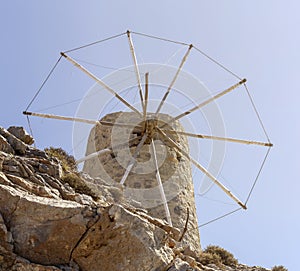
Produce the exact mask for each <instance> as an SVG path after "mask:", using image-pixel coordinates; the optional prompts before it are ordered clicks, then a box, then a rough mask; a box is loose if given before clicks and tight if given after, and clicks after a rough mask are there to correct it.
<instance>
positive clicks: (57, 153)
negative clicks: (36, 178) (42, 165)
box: [45, 147, 77, 172]
mask: <svg viewBox="0 0 300 271" xmlns="http://www.w3.org/2000/svg"><path fill="white" fill-rule="evenodd" d="M45 152H46V153H47V154H48V155H49V156H50V157H51V158H57V159H58V160H59V162H60V164H61V166H62V169H63V171H64V172H77V165H76V161H75V158H74V157H73V156H72V155H69V154H67V152H66V151H64V150H63V149H62V148H54V147H49V148H46V149H45Z"/></svg>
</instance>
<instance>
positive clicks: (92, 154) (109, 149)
mask: <svg viewBox="0 0 300 271" xmlns="http://www.w3.org/2000/svg"><path fill="white" fill-rule="evenodd" d="M110 152H112V149H111V148H107V149H103V150H100V151H96V152H93V153H91V154H89V155H87V156H85V157H83V158H80V159H78V160H77V161H76V164H77V165H78V164H80V163H82V162H84V161H87V160H90V159H93V158H95V157H97V156H98V155H101V154H104V153H110Z"/></svg>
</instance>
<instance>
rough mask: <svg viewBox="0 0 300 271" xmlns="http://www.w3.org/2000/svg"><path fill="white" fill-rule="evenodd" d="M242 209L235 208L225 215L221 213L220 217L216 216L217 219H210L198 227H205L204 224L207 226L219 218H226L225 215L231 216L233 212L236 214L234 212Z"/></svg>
mask: <svg viewBox="0 0 300 271" xmlns="http://www.w3.org/2000/svg"><path fill="white" fill-rule="evenodd" d="M240 210H242V208H238V209H235V210H233V211H231V212H229V213H226V214H225V215H221V216H219V217H217V218H215V219H212V220H210V221H208V222H205V223H203V224H201V225H199V226H198V229H199V228H202V227H204V226H206V225H208V224H211V223H213V222H216V221H218V220H220V219H222V218H225V217H227V216H229V215H232V214H234V213H236V212H237V211H240Z"/></svg>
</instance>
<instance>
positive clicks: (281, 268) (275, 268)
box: [272, 265, 288, 271]
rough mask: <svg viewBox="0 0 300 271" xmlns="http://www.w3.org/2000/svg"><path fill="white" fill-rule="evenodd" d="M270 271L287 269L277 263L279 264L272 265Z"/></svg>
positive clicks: (284, 270) (285, 270)
mask: <svg viewBox="0 0 300 271" xmlns="http://www.w3.org/2000/svg"><path fill="white" fill-rule="evenodd" d="M272 271H288V270H287V269H286V268H285V267H284V266H282V265H279V266H274V267H273V268H272Z"/></svg>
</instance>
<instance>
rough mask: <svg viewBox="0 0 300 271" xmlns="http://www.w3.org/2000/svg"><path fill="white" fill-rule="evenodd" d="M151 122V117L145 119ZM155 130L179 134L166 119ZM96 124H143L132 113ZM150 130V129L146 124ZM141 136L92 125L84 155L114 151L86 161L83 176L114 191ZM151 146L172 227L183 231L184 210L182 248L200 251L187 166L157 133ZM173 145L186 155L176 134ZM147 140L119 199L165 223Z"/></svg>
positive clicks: (184, 140)
mask: <svg viewBox="0 0 300 271" xmlns="http://www.w3.org/2000/svg"><path fill="white" fill-rule="evenodd" d="M148 117H149V118H151V116H148ZM158 119H159V120H158V124H159V125H167V126H166V128H165V129H170V130H176V131H183V127H182V126H181V125H180V123H179V122H178V121H175V122H173V123H172V124H170V125H168V123H169V122H170V120H171V117H170V116H168V115H166V114H159V116H158ZM101 121H107V122H110V123H131V124H132V123H135V124H136V125H137V126H138V125H140V126H141V122H142V121H143V119H142V118H139V116H138V115H137V114H135V113H130V112H117V113H112V114H108V115H106V116H105V117H104V118H103V119H101ZM150 124H151V123H150ZM140 134H141V131H139V130H138V129H137V128H130V129H124V128H118V126H116V127H109V126H103V125H96V126H94V127H93V129H92V130H91V132H90V135H89V140H88V145H87V150H86V155H89V154H91V153H95V152H96V151H99V150H102V149H105V148H110V147H112V148H113V150H114V151H113V153H107V154H105V155H99V156H96V157H94V158H92V159H89V160H87V161H85V163H84V167H83V171H84V172H87V173H88V174H90V175H91V176H92V177H94V178H96V177H101V178H103V179H105V180H106V181H107V182H110V183H111V184H113V185H115V184H117V183H119V182H120V181H121V179H122V177H123V176H124V174H125V171H126V168H127V166H128V164H129V162H130V160H131V157H132V154H133V153H134V152H135V150H136V147H137V144H138V142H139V141H135V139H136V138H137V137H138V136H139V135H140ZM152 137H153V138H154V140H155V141H156V152H157V153H156V156H157V160H158V162H159V173H160V177H161V181H162V184H163V190H164V193H165V195H166V199H167V204H168V208H169V211H170V215H171V220H172V223H173V226H174V227H176V228H179V229H181V230H183V229H184V227H185V224H186V220H187V209H188V208H189V219H188V226H187V231H186V234H185V235H184V237H183V240H182V242H183V243H185V245H187V246H190V247H191V249H192V250H194V251H195V252H196V251H197V252H199V251H200V250H201V246H200V238H199V232H198V230H195V229H197V228H198V221H197V216H196V207H195V202H194V187H193V180H192V174H191V166H190V162H189V161H188V160H187V159H184V158H183V157H182V156H181V154H180V153H179V152H178V151H177V149H176V148H174V147H173V146H171V144H170V143H169V142H168V141H166V140H164V139H163V138H162V137H161V135H160V134H159V133H155V132H154V133H153V134H152ZM170 137H171V138H172V139H173V141H175V142H177V143H178V144H180V146H181V147H182V148H183V149H184V150H185V151H186V152H188V149H189V147H188V141H187V138H186V137H184V136H182V135H180V134H176V133H172V134H170ZM126 141H128V142H131V144H128V146H125V147H123V148H118V147H116V146H118V144H120V143H124V142H126ZM150 143H151V140H150V139H149V138H147V139H146V141H145V144H144V146H143V147H142V148H141V150H140V152H139V155H138V157H137V163H135V165H134V166H133V167H132V170H131V172H130V174H129V175H128V177H127V179H126V181H125V182H124V196H125V198H126V199H128V200H129V201H130V203H131V204H132V205H134V206H135V207H137V208H145V209H147V211H148V212H149V214H150V215H152V216H153V217H157V218H161V219H164V220H167V218H166V212H165V210H164V205H163V202H162V197H161V192H160V188H159V186H158V184H157V178H156V168H155V167H154V161H153V158H152V157H153V156H152V155H151V151H150V149H151V148H150Z"/></svg>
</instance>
